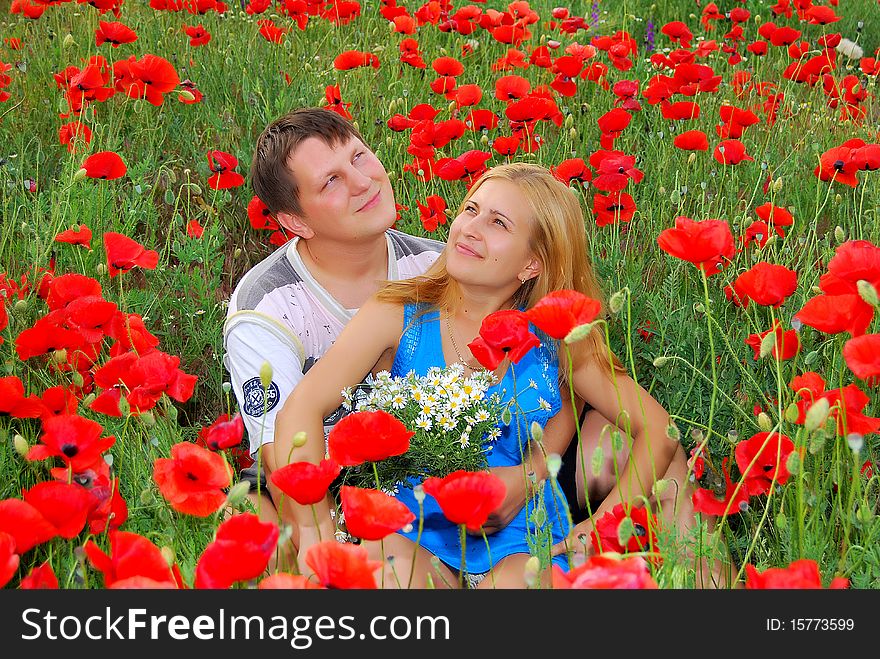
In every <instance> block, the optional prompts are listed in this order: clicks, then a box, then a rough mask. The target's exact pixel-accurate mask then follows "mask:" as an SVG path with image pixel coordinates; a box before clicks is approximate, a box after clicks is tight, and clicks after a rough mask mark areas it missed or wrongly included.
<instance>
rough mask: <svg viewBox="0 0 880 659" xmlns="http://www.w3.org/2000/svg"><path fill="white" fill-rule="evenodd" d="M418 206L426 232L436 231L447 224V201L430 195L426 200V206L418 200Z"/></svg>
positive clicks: (438, 196)
mask: <svg viewBox="0 0 880 659" xmlns="http://www.w3.org/2000/svg"><path fill="white" fill-rule="evenodd" d="M416 205H417V206H418V207H419V219H420V220H421V221H422V227H424V229H425V231H436V230H437V226H438V225H440V224H446V212H445V211H446V200H445V199H443V197H441V196H440V195H435V194H432V195H430V196H429V197H428V198H427V199H425V204H422V202H420V201H419V200H416Z"/></svg>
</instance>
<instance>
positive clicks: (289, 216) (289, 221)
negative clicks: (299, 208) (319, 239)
mask: <svg viewBox="0 0 880 659" xmlns="http://www.w3.org/2000/svg"><path fill="white" fill-rule="evenodd" d="M275 219H276V220H278V224H280V225H281V226H282V227H284V228H285V229H286V230H287V232H288V233H290V234H293V235H295V236H299V237H300V238H303V239H305V240H308V239H309V238H312V237H313V236H314V235H315V232H314V231H313V230H312V228H311V227H310V226H309V225H308V224H306V223H305V222H304V221H303V219H302V218H301V217H300V216H299V215H294V214H293V213H288V212H287V211H278V212H277V213H276V214H275Z"/></svg>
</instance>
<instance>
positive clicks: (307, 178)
mask: <svg viewBox="0 0 880 659" xmlns="http://www.w3.org/2000/svg"><path fill="white" fill-rule="evenodd" d="M287 166H288V168H289V169H290V171H291V172H293V173H294V174H293V175H294V176H296V181H297V184H298V185H299V192H300V197H299V201H300V206H301V208H302V214H301V215H299V216H298V219H299V220H300V221H301V222H302V223H303V224H305V225H306V226H307V227H308V228H309V229H310V230H311V231H312V232H314V235H315V236H317V237H319V238H326V239H329V240H335V241H339V242H348V241H359V240H362V239H364V238H370V237H374V236H376V235H380V234H382V233H383V232H384V231H385V230H386V229H388V228H390V227H391V226H392V225H393V224H394V220H395V217H396V215H397V211H396V209H395V205H394V192H393V191H392V189H391V180H390V179H389V178H388V173H387V172H386V171H385V167H384V166H383V165H382V163H381V162H380V161H379V159H378V158H377V157H376V154H375V153H373V152H372V151H371V150H370V149H368V148H367V147H366V146H365V145H364V143H363V142H361V141H360V140H359V139H357V138H356V137H352V138H350V139H349V140H348V141H346V142H344V143H341V144H337V145H336V146H333V147H331V146H328V145H327V144H326V143H325V142H323V141H322V140H320V139H318V138H317V137H309V138H307V139H306V140H304V141H303V142H301V143H300V145H299V146H298V147H297V148H296V150H295V151H294V152H293V153H292V154H291V155H290V157H289V158H288V159H287ZM297 233H299V232H297ZM306 237H308V236H306Z"/></svg>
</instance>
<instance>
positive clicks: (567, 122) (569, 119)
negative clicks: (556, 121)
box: [565, 114, 574, 128]
mask: <svg viewBox="0 0 880 659" xmlns="http://www.w3.org/2000/svg"><path fill="white" fill-rule="evenodd" d="M573 125H574V115H573V114H569V115H567V116H566V117H565V127H566V128H571V127H572V126H573Z"/></svg>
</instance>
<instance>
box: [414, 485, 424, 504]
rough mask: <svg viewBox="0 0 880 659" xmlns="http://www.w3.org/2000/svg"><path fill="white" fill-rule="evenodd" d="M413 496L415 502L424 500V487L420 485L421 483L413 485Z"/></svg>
mask: <svg viewBox="0 0 880 659" xmlns="http://www.w3.org/2000/svg"><path fill="white" fill-rule="evenodd" d="M413 498H414V499H415V500H416V503H422V502H423V501H424V500H425V488H424V487H422V485H421V483H420V484H418V485H416V486H415V487H413Z"/></svg>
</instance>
